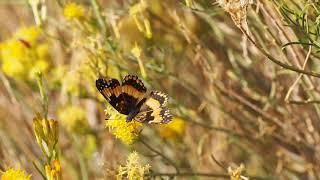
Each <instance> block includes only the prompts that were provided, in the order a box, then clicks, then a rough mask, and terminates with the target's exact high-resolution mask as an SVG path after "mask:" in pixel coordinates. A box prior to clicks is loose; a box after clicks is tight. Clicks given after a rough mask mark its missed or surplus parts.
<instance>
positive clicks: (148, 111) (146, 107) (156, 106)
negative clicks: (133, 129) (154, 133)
mask: <svg viewBox="0 0 320 180" xmlns="http://www.w3.org/2000/svg"><path fill="white" fill-rule="evenodd" d="M167 102H168V98H167V95H166V94H164V93H161V92H157V91H152V92H151V93H150V96H149V97H148V98H147V100H146V101H145V102H144V104H143V105H142V107H141V109H140V112H139V113H138V114H137V116H136V117H135V118H134V120H136V121H139V122H147V123H155V124H159V123H160V124H165V123H168V122H170V121H171V119H172V116H171V114H170V112H169V109H168V108H167V107H166V105H167Z"/></svg>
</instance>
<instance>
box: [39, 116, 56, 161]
mask: <svg viewBox="0 0 320 180" xmlns="http://www.w3.org/2000/svg"><path fill="white" fill-rule="evenodd" d="M58 126H59V124H58V122H57V121H55V120H53V119H51V120H49V119H45V118H42V117H40V116H39V115H37V116H36V117H35V118H33V129H34V133H35V135H36V139H37V143H38V144H39V146H40V148H41V150H42V151H43V152H44V153H45V154H46V156H48V157H51V156H52V155H53V154H54V151H55V146H56V144H57V143H58V138H59V127H58Z"/></svg>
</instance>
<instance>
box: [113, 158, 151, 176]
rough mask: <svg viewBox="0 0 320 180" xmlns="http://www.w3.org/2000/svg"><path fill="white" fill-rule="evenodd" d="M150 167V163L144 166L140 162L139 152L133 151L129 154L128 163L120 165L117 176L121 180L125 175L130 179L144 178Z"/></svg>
mask: <svg viewBox="0 0 320 180" xmlns="http://www.w3.org/2000/svg"><path fill="white" fill-rule="evenodd" d="M149 169H150V165H149V164H147V165H145V166H142V165H141V164H140V163H139V156H138V154H137V153H136V152H132V153H131V154H129V156H128V159H127V164H126V165H125V166H120V167H119V169H118V174H117V176H116V178H117V180H121V179H123V176H124V175H125V176H126V178H127V179H129V180H143V179H144V175H145V173H148V172H149Z"/></svg>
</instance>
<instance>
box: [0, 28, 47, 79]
mask: <svg viewBox="0 0 320 180" xmlns="http://www.w3.org/2000/svg"><path fill="white" fill-rule="evenodd" d="M40 35H41V29H40V28H39V27H36V26H31V27H22V28H20V29H19V30H18V31H17V32H16V33H15V34H14V36H13V37H12V38H10V39H8V40H6V41H4V42H1V43H0V59H1V61H2V62H1V64H2V66H1V69H2V71H3V72H4V73H5V74H6V75H8V76H10V77H14V78H20V79H23V80H31V79H33V78H34V77H35V73H36V72H39V71H40V72H46V71H47V70H48V68H49V65H50V63H49V60H48V57H49V51H48V49H49V47H48V44H47V43H40V42H39V39H40Z"/></svg>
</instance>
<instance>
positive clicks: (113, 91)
mask: <svg viewBox="0 0 320 180" xmlns="http://www.w3.org/2000/svg"><path fill="white" fill-rule="evenodd" d="M96 87H97V89H98V90H99V92H100V93H101V94H102V95H103V96H104V97H105V98H106V99H107V100H108V102H109V103H110V104H111V105H112V106H113V107H114V108H115V109H116V110H117V111H119V113H121V114H126V115H127V114H129V110H128V108H127V102H126V100H125V98H124V97H123V96H121V94H122V86H121V85H120V83H119V81H118V80H116V79H109V80H106V79H104V78H99V79H97V80H96Z"/></svg>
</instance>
